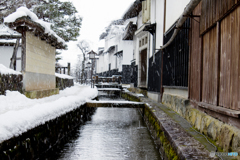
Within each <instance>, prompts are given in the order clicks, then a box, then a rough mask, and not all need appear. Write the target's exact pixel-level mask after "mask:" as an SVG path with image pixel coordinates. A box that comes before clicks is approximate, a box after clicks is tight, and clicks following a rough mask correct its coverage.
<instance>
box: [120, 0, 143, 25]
mask: <svg viewBox="0 0 240 160" xmlns="http://www.w3.org/2000/svg"><path fill="white" fill-rule="evenodd" d="M141 10H142V2H141V1H135V2H134V3H133V4H132V5H131V6H130V7H129V9H128V10H127V11H126V12H125V14H124V15H123V18H122V19H124V20H126V19H129V18H132V17H136V16H138V14H139V12H140V11H141Z"/></svg>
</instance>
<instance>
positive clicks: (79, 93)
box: [0, 84, 98, 143]
mask: <svg viewBox="0 0 240 160" xmlns="http://www.w3.org/2000/svg"><path fill="white" fill-rule="evenodd" d="M97 94H98V91H97V88H91V87H89V86H81V85H79V84H75V86H73V87H71V88H67V89H65V90H63V91H60V93H59V94H58V95H53V96H50V97H46V98H42V99H29V98H27V97H25V96H24V95H22V94H20V93H19V92H16V91H7V92H6V96H4V95H0V143H1V142H2V141H4V140H7V139H10V138H11V137H13V136H18V135H20V134H22V133H24V132H26V131H27V130H29V129H32V128H34V127H36V126H39V125H41V124H44V123H45V122H46V121H49V120H51V119H54V118H56V117H58V116H61V115H63V114H65V113H67V112H69V111H71V110H73V109H75V108H77V107H79V106H80V105H82V104H84V103H86V102H87V101H90V100H91V99H93V98H95V97H96V96H97Z"/></svg>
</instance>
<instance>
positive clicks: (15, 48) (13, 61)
mask: <svg viewBox="0 0 240 160" xmlns="http://www.w3.org/2000/svg"><path fill="white" fill-rule="evenodd" d="M19 43H20V38H18V39H17V41H16V43H15V45H14V49H13V54H12V58H11V62H10V68H11V69H15V68H16V66H14V64H16V58H17V51H18V47H19Z"/></svg>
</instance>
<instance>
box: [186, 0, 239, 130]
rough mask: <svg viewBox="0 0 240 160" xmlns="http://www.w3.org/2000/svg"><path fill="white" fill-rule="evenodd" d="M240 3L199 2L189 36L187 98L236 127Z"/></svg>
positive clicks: (229, 0) (223, 0)
mask: <svg viewBox="0 0 240 160" xmlns="http://www.w3.org/2000/svg"><path fill="white" fill-rule="evenodd" d="M239 4H240V0H202V1H201V2H200V3H199V5H198V6H197V7H196V8H195V9H194V11H193V13H192V14H193V16H192V20H191V33H190V63H189V64H190V69H189V98H190V100H191V103H192V104H193V105H194V106H195V107H197V108H199V109H201V110H204V111H205V112H207V113H209V114H211V115H212V116H213V117H216V118H218V119H221V120H222V121H224V122H227V123H231V124H233V125H235V126H238V127H240V126H239V125H240V124H239V122H240V121H239V119H238V118H239V115H240V114H239V113H240V112H238V111H240V45H239V41H240V30H239V29H240V19H239V17H240V5H239Z"/></svg>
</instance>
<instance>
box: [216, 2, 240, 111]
mask: <svg viewBox="0 0 240 160" xmlns="http://www.w3.org/2000/svg"><path fill="white" fill-rule="evenodd" d="M239 17H240V6H239V7H238V8H237V9H236V10H234V11H233V12H232V13H231V14H230V15H228V16H227V17H226V18H225V19H223V20H222V22H221V62H220V66H221V67H220V101H219V105H220V106H223V107H225V108H230V109H234V110H240V92H239V90H240V72H239V69H240V68H239V66H240V44H239V42H240V32H239V26H240V22H239Z"/></svg>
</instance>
